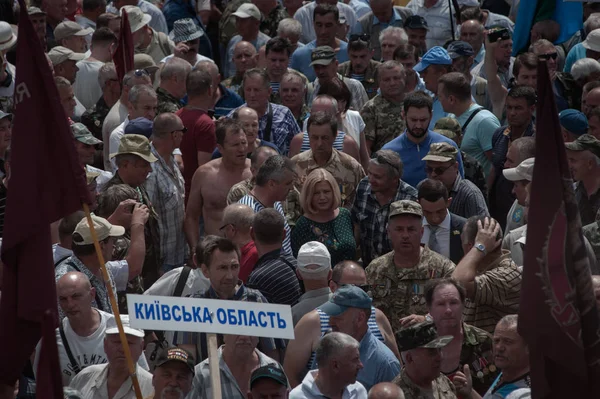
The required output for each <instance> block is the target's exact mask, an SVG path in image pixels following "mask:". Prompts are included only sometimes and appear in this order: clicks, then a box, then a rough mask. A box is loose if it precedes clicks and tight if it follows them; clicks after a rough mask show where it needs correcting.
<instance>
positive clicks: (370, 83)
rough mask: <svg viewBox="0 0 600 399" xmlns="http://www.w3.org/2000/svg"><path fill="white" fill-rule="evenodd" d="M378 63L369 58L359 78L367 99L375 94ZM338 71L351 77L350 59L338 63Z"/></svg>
mask: <svg viewBox="0 0 600 399" xmlns="http://www.w3.org/2000/svg"><path fill="white" fill-rule="evenodd" d="M379 64H380V62H378V61H375V60H370V61H369V64H368V65H367V69H366V70H365V73H364V74H363V77H362V80H360V83H361V84H362V85H363V87H364V88H365V91H366V93H367V96H368V97H369V100H370V99H372V98H373V97H375V96H376V95H377V89H378V88H379V85H378V84H377V67H378V66H379ZM338 73H339V74H340V75H342V76H344V77H347V78H351V77H352V75H353V73H352V64H351V63H350V61H346V62H344V63H342V64H340V65H339V66H338ZM357 80H358V79H357ZM316 91H317V90H316V89H315V90H314V92H316ZM359 111H360V109H359Z"/></svg>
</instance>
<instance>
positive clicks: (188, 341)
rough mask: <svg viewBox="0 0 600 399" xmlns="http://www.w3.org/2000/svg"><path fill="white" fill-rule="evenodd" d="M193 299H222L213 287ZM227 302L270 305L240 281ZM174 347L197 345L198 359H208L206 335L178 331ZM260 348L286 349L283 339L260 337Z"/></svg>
mask: <svg viewBox="0 0 600 399" xmlns="http://www.w3.org/2000/svg"><path fill="white" fill-rule="evenodd" d="M192 298H206V299H222V298H220V297H219V295H218V294H217V293H216V292H215V290H214V289H213V288H212V287H210V288H209V289H208V290H206V291H205V292H203V293H196V294H194V295H192ZM227 300H230V301H244V302H256V303H269V302H268V301H267V298H265V297H264V295H263V294H261V292H260V291H259V290H255V289H253V288H248V287H246V286H245V285H244V283H242V282H241V280H240V281H238V289H237V291H236V292H235V294H233V297H231V298H228V299H227ZM173 345H196V351H197V353H196V355H197V356H196V359H202V360H204V359H206V358H208V342H207V339H206V334H205V333H196V332H187V331H183V332H180V331H178V332H176V333H175V336H174V338H173ZM258 346H259V348H260V349H261V350H262V351H263V352H264V351H268V350H273V349H277V348H285V342H284V341H283V340H282V339H274V338H268V337H260V338H259V341H258Z"/></svg>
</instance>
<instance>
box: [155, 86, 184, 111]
mask: <svg viewBox="0 0 600 399" xmlns="http://www.w3.org/2000/svg"><path fill="white" fill-rule="evenodd" d="M156 99H157V100H158V107H157V110H156V115H158V114H162V113H164V112H173V113H175V112H177V111H179V110H180V109H181V108H183V104H182V103H181V101H179V99H177V98H175V97H174V96H172V95H171V94H170V93H168V92H167V91H166V90H165V89H163V88H161V87H159V88H158V89H156Z"/></svg>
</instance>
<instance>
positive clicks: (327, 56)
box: [310, 46, 335, 66]
mask: <svg viewBox="0 0 600 399" xmlns="http://www.w3.org/2000/svg"><path fill="white" fill-rule="evenodd" d="M334 59H335V50H334V49H333V48H331V47H330V46H319V47H317V48H316V49H314V50H313V51H312V53H311V54H310V61H311V63H310V66H313V65H329V64H331V62H332V61H333V60H334Z"/></svg>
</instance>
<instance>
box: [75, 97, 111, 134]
mask: <svg viewBox="0 0 600 399" xmlns="http://www.w3.org/2000/svg"><path fill="white" fill-rule="evenodd" d="M109 111H110V107H109V106H108V105H107V104H106V101H104V97H100V99H99V100H98V102H97V103H96V104H94V105H93V106H92V108H90V109H88V110H87V111H85V112H84V113H83V115H81V123H83V124H84V125H85V126H86V127H87V128H88V129H89V130H90V132H92V134H93V135H94V137H95V138H97V139H98V140H102V124H103V123H104V119H105V118H106V115H108V112H109Z"/></svg>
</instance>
